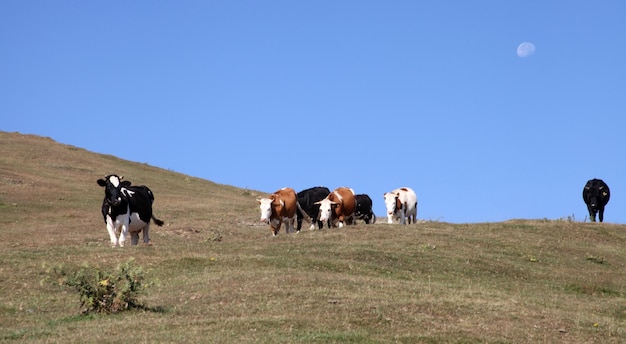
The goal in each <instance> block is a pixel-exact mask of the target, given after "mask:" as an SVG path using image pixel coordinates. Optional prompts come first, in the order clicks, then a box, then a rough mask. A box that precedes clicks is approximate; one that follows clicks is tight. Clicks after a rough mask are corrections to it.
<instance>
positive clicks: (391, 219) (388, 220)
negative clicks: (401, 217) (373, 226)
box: [387, 214, 393, 224]
mask: <svg viewBox="0 0 626 344" xmlns="http://www.w3.org/2000/svg"><path fill="white" fill-rule="evenodd" d="M387 223H389V224H391V223H393V214H387Z"/></svg>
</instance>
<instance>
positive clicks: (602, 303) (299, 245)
mask: <svg viewBox="0 0 626 344" xmlns="http://www.w3.org/2000/svg"><path fill="white" fill-rule="evenodd" d="M110 173H117V174H120V175H124V176H125V177H126V179H128V180H131V181H132V182H133V183H134V184H145V185H148V186H150V188H151V189H152V190H153V192H154V194H155V204H154V210H155V215H156V216H157V217H159V218H161V219H163V220H164V221H165V225H164V226H163V227H157V226H152V227H151V238H152V240H153V245H150V246H144V245H139V246H136V247H129V246H127V247H125V248H116V249H112V248H111V247H109V239H108V234H107V233H106V229H105V225H104V222H103V220H102V215H101V214H100V207H101V202H102V197H103V190H102V188H101V187H99V186H98V185H97V184H96V179H98V178H101V177H103V176H104V175H105V174H110ZM266 191H273V190H266ZM261 194H262V193H261V192H258V191H253V190H244V189H239V188H235V187H231V186H227V185H219V184H215V183H212V182H210V181H206V180H202V179H198V178H194V177H190V176H185V175H182V174H178V173H174V172H171V171H166V170H162V169H158V168H155V167H152V166H149V165H145V164H140V163H135V162H130V161H125V160H121V159H118V158H116V157H114V156H108V155H100V154H95V153H92V152H88V151H86V150H84V149H81V148H78V147H73V146H68V145H63V144H59V143H57V142H54V141H53V140H51V139H49V138H42V137H38V136H31V135H20V134H17V133H4V132H0V242H1V243H2V244H3V249H2V250H1V251H0V262H1V263H0V341H2V342H16V343H17V342H29V343H43V342H81V343H82V342H94V343H95V342H98V343H109V342H116V343H117V342H126V341H129V342H176V343H179V342H184V343H207V342H214V343H233V342H236V343H246V342H262V343H333V342H336V343H344V342H349V343H380V342H388V343H392V342H393V343H416V342H423V343H459V342H460V343H474V342H476V343H525V342H532V343H558V342H563V343H589V342H598V343H623V342H626V331H625V328H626V289H625V288H626V266H625V265H626V251H625V250H624V249H623V248H624V247H625V246H626V226H623V225H614V224H613V225H612V224H600V223H577V222H568V221H545V220H514V221H508V222H503V223H480V224H448V223H442V222H421V223H418V224H416V225H410V226H399V225H387V224H386V223H384V221H378V223H377V224H375V225H365V224H359V225H357V226H351V227H347V228H346V227H344V228H342V229H331V230H328V229H324V230H322V231H308V230H306V231H303V232H302V233H299V234H289V235H287V234H285V233H284V231H281V233H280V234H279V235H278V236H277V237H275V238H272V237H271V235H270V231H269V229H268V228H267V227H266V226H265V225H260V224H258V217H259V214H258V208H257V204H256V201H255V200H256V198H257V197H258V196H260V195H261ZM131 258H133V259H134V260H135V263H136V264H137V265H139V266H140V267H141V268H142V269H143V270H144V271H145V277H146V279H147V280H149V281H150V282H151V283H152V285H151V286H150V288H148V290H147V291H146V293H145V294H143V295H142V296H141V301H142V302H143V303H144V304H145V305H147V306H149V307H151V308H149V309H152V310H149V309H147V310H134V311H129V312H123V313H119V314H114V315H81V313H80V308H79V300H78V294H77V293H76V292H75V291H74V290H71V289H68V288H66V287H63V286H58V285H55V284H54V283H50V281H49V277H50V274H49V269H50V267H52V266H57V265H63V266H65V267H68V268H79V267H81V266H84V265H89V266H92V267H97V268H101V269H108V268H114V267H115V266H117V265H118V264H120V263H123V262H126V261H128V260H129V259H131ZM157 310H158V311H157Z"/></svg>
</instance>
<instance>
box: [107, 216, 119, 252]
mask: <svg viewBox="0 0 626 344" xmlns="http://www.w3.org/2000/svg"><path fill="white" fill-rule="evenodd" d="M107 231H108V232H109V238H110V239H111V247H116V246H117V233H115V232H116V231H115V225H114V224H113V223H111V221H107Z"/></svg>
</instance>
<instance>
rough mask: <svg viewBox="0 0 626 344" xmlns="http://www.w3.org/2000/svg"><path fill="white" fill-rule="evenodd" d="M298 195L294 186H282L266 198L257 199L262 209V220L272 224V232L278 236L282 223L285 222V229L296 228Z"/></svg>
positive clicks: (287, 230)
mask: <svg viewBox="0 0 626 344" xmlns="http://www.w3.org/2000/svg"><path fill="white" fill-rule="evenodd" d="M297 200H298V196H297V195H296V191H295V190H294V189H292V188H282V189H280V190H278V191H276V192H274V193H273V194H271V195H269V196H268V197H265V198H260V199H257V202H259V208H260V209H261V222H265V223H267V224H269V225H270V228H271V229H272V234H273V235H274V236H276V234H278V231H279V230H280V226H281V224H282V223H283V222H284V223H285V226H286V228H285V231H286V232H287V233H289V231H293V230H294V223H295V221H296V210H297V209H298V201H297Z"/></svg>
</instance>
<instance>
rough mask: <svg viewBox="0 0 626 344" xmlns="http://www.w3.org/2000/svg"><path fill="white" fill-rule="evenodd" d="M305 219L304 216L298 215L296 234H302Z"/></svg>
mask: <svg viewBox="0 0 626 344" xmlns="http://www.w3.org/2000/svg"><path fill="white" fill-rule="evenodd" d="M303 218H304V215H302V216H300V215H298V217H297V220H296V221H297V225H298V227H296V232H300V230H301V229H302V219H303Z"/></svg>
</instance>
